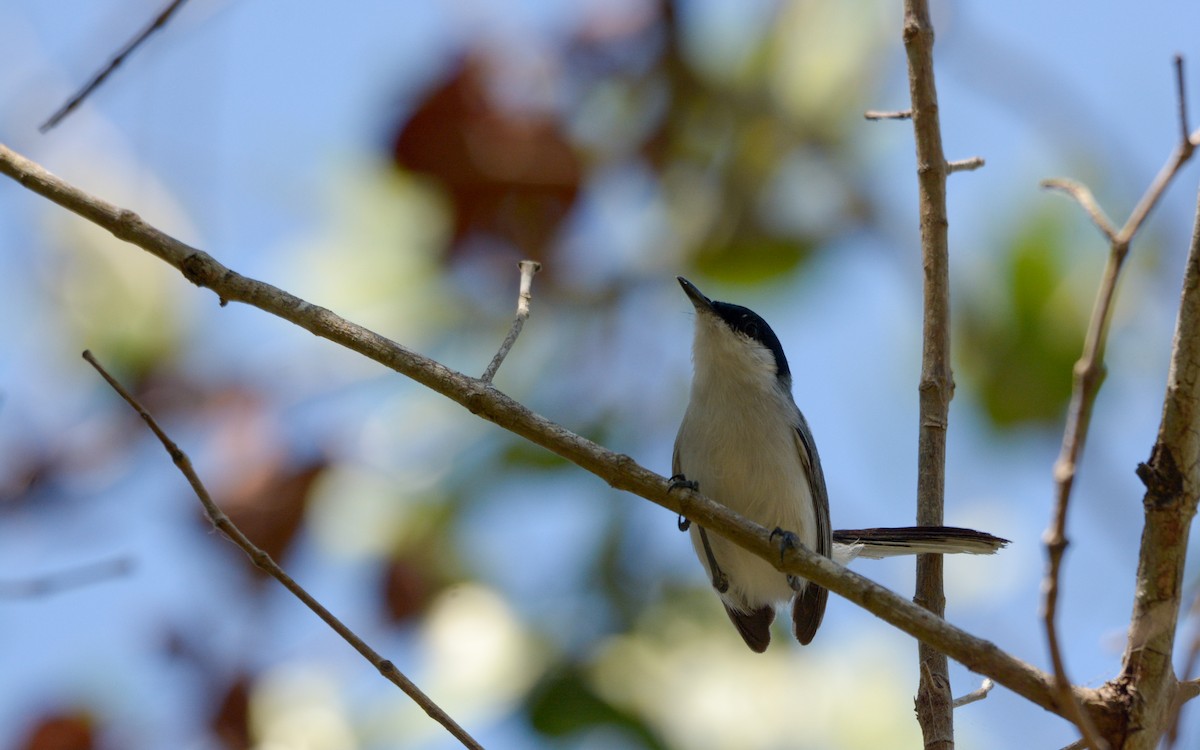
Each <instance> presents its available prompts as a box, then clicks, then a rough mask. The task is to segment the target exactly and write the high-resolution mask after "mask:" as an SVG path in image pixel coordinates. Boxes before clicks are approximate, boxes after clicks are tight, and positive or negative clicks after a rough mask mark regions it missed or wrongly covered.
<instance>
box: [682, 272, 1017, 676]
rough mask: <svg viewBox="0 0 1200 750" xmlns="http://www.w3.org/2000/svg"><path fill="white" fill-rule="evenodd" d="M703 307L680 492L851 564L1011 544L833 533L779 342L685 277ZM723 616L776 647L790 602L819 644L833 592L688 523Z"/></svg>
mask: <svg viewBox="0 0 1200 750" xmlns="http://www.w3.org/2000/svg"><path fill="white" fill-rule="evenodd" d="M677 280H678V281H679V284H680V286H681V287H683V291H684V293H685V294H686V295H687V297H688V299H689V300H690V301H691V303H692V306H693V307H694V308H695V312H696V318H695V326H694V328H695V335H694V338H693V342H692V362H693V376H692V385H691V392H690V395H689V398H688V405H687V409H686V410H685V412H684V416H683V421H682V422H681V424H680V426H679V432H678V434H677V436H676V438H675V447H674V451H673V453H672V459H671V470H672V477H671V485H672V487H687V488H689V489H694V490H698V491H699V492H701V493H703V494H704V495H705V496H707V497H709V498H710V499H712V500H714V501H716V502H718V503H721V504H723V505H725V506H726V507H728V508H729V509H730V510H732V511H734V512H736V513H739V514H741V515H742V516H744V517H746V518H748V519H750V520H752V521H754V522H756V523H758V524H760V525H762V526H764V527H766V528H768V529H775V533H774V534H773V535H772V536H775V535H782V536H783V537H784V539H785V542H784V543H785V544H795V543H799V544H803V545H804V546H805V547H807V548H808V549H810V550H812V551H814V552H816V553H818V554H820V555H824V556H826V557H829V558H831V559H833V560H835V561H836V562H839V563H841V564H843V565H844V564H846V563H848V562H850V561H851V560H853V559H856V558H858V557H864V558H882V557H891V556H893V555H906V554H925V553H934V554H950V553H970V554H991V553H994V552H996V551H997V550H999V549H1000V548H1002V547H1003V546H1005V545H1006V544H1008V540H1007V539H1001V538H1000V537H997V536H993V535H991V534H988V533H986V532H981V531H975V530H973V529H965V528H959V527H953V526H907V527H892V528H866V529H845V530H838V531H834V530H832V528H831V525H830V520H829V495H828V491H827V489H826V486H825V475H824V473H823V472H822V470H821V460H820V457H819V456H818V454H817V446H816V443H815V442H814V440H813V435H812V430H811V429H810V428H809V426H808V422H807V421H806V420H805V418H804V415H803V414H802V413H801V412H800V409H799V407H797V406H796V402H795V399H794V398H793V396H792V373H791V369H790V368H789V366H788V360H787V356H786V355H785V354H784V351H783V346H782V345H781V344H780V342H779V337H778V336H777V335H776V334H775V331H774V330H772V328H771V326H770V325H768V324H767V321H765V320H764V319H763V318H762V316H760V315H759V314H758V313H755V312H754V311H753V310H750V309H749V308H747V307H743V306H741V305H736V304H732V303H729V302H717V301H714V300H711V299H709V298H708V297H706V296H705V295H704V294H703V293H702V292H701V291H700V290H699V289H698V288H697V287H696V285H695V284H693V283H692V282H690V281H688V280H687V279H685V278H684V277H682V276H679V277H677ZM679 528H680V530H683V531H689V532H690V534H691V540H692V546H693V549H694V551H695V553H696V556H697V558H699V560H700V564H701V565H702V566H703V567H704V569H705V571H706V573H707V574H708V576H709V578H710V580H711V581H712V586H713V588H714V589H715V590H716V591H717V593H718V595H719V596H720V598H721V603H722V604H723V605H724V607H725V612H726V614H727V615H728V616H729V619H730V621H731V622H732V623H733V625H734V627H735V628H737V631H738V633H739V634H740V635H741V637H742V640H744V641H745V643H746V645H747V646H749V647H750V649H751V650H753V651H755V652H758V653H762V652H764V651H765V650H766V649H767V646H768V645H769V644H770V641H771V624H772V623H773V622H774V620H775V607H776V605H778V604H782V603H788V602H790V604H791V621H792V634H793V635H794V636H795V638H796V640H797V641H799V642H800V643H801V644H802V645H808V644H809V643H811V642H812V640H813V637H814V636H815V635H816V633H817V629H818V628H819V627H820V626H821V620H822V619H823V617H824V615H825V606H826V603H827V600H828V596H829V592H828V591H827V590H826V589H824V588H823V587H821V586H818V585H816V584H815V583H811V582H809V581H806V580H804V579H802V578H798V577H793V576H787V575H785V574H783V573H781V572H780V571H778V570H776V569H775V568H774V567H773V566H772V565H771V564H770V563H768V562H767V561H765V560H763V559H762V558H760V557H758V556H757V555H755V554H753V553H751V552H749V551H747V550H745V549H742V548H741V547H739V546H737V545H736V544H734V543H733V542H730V541H728V540H726V539H724V538H722V537H720V536H719V535H716V534H710V533H708V531H707V530H706V529H705V528H704V527H702V526H700V525H699V524H692V523H691V522H690V521H689V520H687V519H684V518H682V517H681V518H680V520H679Z"/></svg>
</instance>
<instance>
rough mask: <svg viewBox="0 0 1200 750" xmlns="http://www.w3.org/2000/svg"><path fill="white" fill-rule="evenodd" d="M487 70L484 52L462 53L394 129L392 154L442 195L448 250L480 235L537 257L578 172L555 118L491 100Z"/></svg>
mask: <svg viewBox="0 0 1200 750" xmlns="http://www.w3.org/2000/svg"><path fill="white" fill-rule="evenodd" d="M491 65H492V63H491V62H490V61H489V59H488V57H487V56H486V55H485V54H484V53H478V52H477V53H471V54H468V55H467V56H466V57H465V58H464V59H463V61H462V63H461V64H460V66H459V67H458V69H457V71H456V72H455V73H454V74H453V75H451V76H450V77H449V78H448V79H447V80H446V81H445V82H444V83H442V85H440V86H439V87H437V88H435V89H434V90H433V91H431V92H430V93H429V95H428V96H427V97H426V98H425V99H424V100H423V101H422V102H421V103H420V105H419V106H418V107H417V109H416V111H415V112H414V113H413V115H412V117H410V118H409V119H408V121H407V122H406V123H405V124H404V125H403V126H401V127H400V128H399V132H398V133H397V135H396V138H395V141H394V147H393V157H394V159H395V163H396V165H397V166H399V167H401V168H403V169H406V170H408V171H411V172H416V173H418V174H424V175H429V176H430V177H433V178H434V179H436V180H437V181H438V182H439V183H441V185H442V186H443V187H444V188H445V190H446V192H447V193H448V194H449V197H450V202H451V204H452V205H453V210H454V234H453V242H452V244H451V248H450V252H451V253H454V252H455V251H456V250H458V249H461V248H460V241H461V240H462V239H463V238H465V237H466V236H468V235H469V234H471V233H473V232H482V233H485V234H490V235H494V236H496V237H499V238H501V239H504V240H507V241H508V242H510V243H512V244H513V245H514V246H516V247H517V248H520V249H521V251H522V252H524V253H526V254H528V255H529V256H531V257H533V258H542V257H543V254H544V252H545V249H546V245H547V243H548V242H549V241H550V240H551V239H552V238H553V237H554V235H555V233H556V232H557V230H558V225H559V223H560V222H561V221H562V219H563V217H564V216H566V214H567V213H568V212H569V211H570V209H571V207H572V206H573V205H574V203H575V198H576V196H577V194H578V192H579V185H580V180H581V179H582V176H581V173H582V167H581V165H580V162H579V158H578V156H577V155H576V153H575V151H574V149H573V147H572V145H571V143H570V142H569V141H568V140H567V137H566V135H565V134H564V132H563V129H562V126H561V124H560V123H559V121H558V120H557V119H556V118H555V117H553V116H551V115H549V114H547V113H545V112H541V111H536V110H530V109H518V108H517V107H515V106H500V105H499V104H498V103H497V101H496V99H495V97H494V96H493V94H492V93H491V92H490V91H489V86H488V83H489V69H490V68H491Z"/></svg>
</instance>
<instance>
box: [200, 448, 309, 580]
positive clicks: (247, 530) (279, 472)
mask: <svg viewBox="0 0 1200 750" xmlns="http://www.w3.org/2000/svg"><path fill="white" fill-rule="evenodd" d="M328 465H329V462H328V461H327V460H325V459H323V458H320V459H315V460H313V461H309V462H307V463H305V464H302V465H301V466H298V467H292V466H286V465H276V466H272V467H267V468H266V469H264V470H263V471H261V472H257V473H255V474H253V475H251V476H249V477H247V478H246V479H245V480H244V481H242V482H241V483H240V484H238V485H237V486H236V487H234V488H233V489H232V490H231V491H229V492H227V493H226V494H225V496H224V497H222V498H220V499H218V503H219V504H220V506H221V509H222V510H224V511H225V512H226V513H227V514H228V515H229V518H230V520H231V521H233V523H234V524H235V525H236V526H237V527H238V528H239V529H241V530H242V533H244V534H245V535H246V536H247V537H249V539H250V541H252V542H254V544H255V545H257V546H258V547H259V548H260V549H262V550H263V551H264V552H266V553H267V554H268V555H270V556H271V557H272V558H273V559H275V560H277V561H278V560H280V559H282V558H283V556H284V555H285V554H286V553H287V550H288V548H289V547H290V546H291V543H292V541H293V540H294V539H295V537H296V532H297V531H299V530H300V524H301V523H302V522H303V521H304V513H305V511H306V510H307V508H308V499H309V493H310V491H311V489H312V485H313V482H314V481H316V479H317V477H319V476H320V475H321V472H323V471H325V469H326V468H327V467H328ZM239 557H241V558H242V559H244V560H246V564H247V565H248V566H250V567H251V568H253V569H254V570H256V571H258V568H256V567H254V565H253V564H252V563H251V562H250V561H249V559H248V558H246V557H245V556H244V555H240V554H239ZM259 572H260V573H261V571H259Z"/></svg>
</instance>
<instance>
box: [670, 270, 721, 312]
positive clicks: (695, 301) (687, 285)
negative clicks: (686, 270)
mask: <svg viewBox="0 0 1200 750" xmlns="http://www.w3.org/2000/svg"><path fill="white" fill-rule="evenodd" d="M675 279H676V280H677V281H679V286H681V287H683V293H684V294H686V295H687V296H688V299H690V300H691V301H692V305H693V306H694V307H695V308H696V309H697V310H701V311H708V310H712V306H713V303H712V300H710V299H709V298H708V297H705V296H704V293H703V292H701V291H700V290H699V289H697V288H696V285H695V284H693V283H692V282H690V281H688V280H687V279H685V278H683V277H682V276H676V277H675Z"/></svg>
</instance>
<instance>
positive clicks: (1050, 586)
mask: <svg viewBox="0 0 1200 750" xmlns="http://www.w3.org/2000/svg"><path fill="white" fill-rule="evenodd" d="M1181 76H1182V74H1181V73H1180V78H1179V80H1182V78H1181ZM1184 107H1185V103H1184V102H1183V101H1182V100H1181V101H1180V109H1181V111H1182V110H1183V109H1184ZM1194 148H1195V147H1194V146H1193V145H1192V143H1191V141H1190V139H1189V138H1188V136H1187V133H1186V130H1185V131H1184V136H1183V138H1182V140H1181V142H1180V144H1179V145H1178V146H1176V148H1175V151H1174V152H1173V153H1172V154H1171V157H1170V158H1169V159H1168V160H1167V163H1166V164H1165V165H1164V166H1163V168H1162V169H1161V170H1160V171H1159V173H1158V175H1157V176H1156V177H1155V178H1154V181H1153V182H1152V183H1151V185H1150V187H1149V188H1148V189H1147V190H1146V193H1145V194H1144V195H1143V196H1142V198H1141V200H1139V201H1138V204H1137V205H1136V206H1135V207H1134V209H1133V211H1132V212H1131V214H1130V216H1129V219H1128V220H1127V221H1126V222H1125V225H1124V226H1123V227H1122V228H1121V229H1120V231H1115V230H1114V229H1113V226H1112V223H1111V222H1110V221H1109V220H1108V218H1107V217H1106V216H1105V214H1104V212H1103V211H1102V210H1101V209H1100V207H1099V205H1097V204H1096V201H1095V199H1094V197H1093V196H1092V193H1091V191H1090V190H1088V189H1087V188H1086V187H1085V186H1083V185H1080V184H1079V183H1076V182H1073V181H1069V180H1046V181H1044V182H1043V183H1042V185H1043V187H1049V188H1054V189H1058V190H1062V191H1064V192H1066V193H1067V194H1068V195H1070V196H1071V197H1073V198H1075V200H1076V201H1077V202H1078V203H1079V204H1080V206H1082V207H1083V209H1084V211H1086V212H1087V214H1088V216H1089V217H1090V218H1091V220H1092V222H1093V223H1094V224H1095V225H1096V226H1097V227H1098V228H1099V229H1100V231H1101V232H1102V233H1103V234H1104V236H1105V237H1106V238H1107V239H1108V240H1109V246H1110V248H1109V256H1108V262H1107V264H1106V265H1105V268H1104V276H1103V278H1102V279H1101V282H1100V288H1099V289H1098V290H1097V293H1096V302H1095V305H1094V306H1093V308H1092V317H1091V320H1090V322H1089V323H1088V330H1087V333H1086V335H1085V337H1084V345H1083V354H1082V355H1081V356H1080V358H1079V361H1078V362H1076V363H1075V368H1074V377H1073V381H1072V388H1071V401H1070V405H1069V407H1068V411H1067V423H1066V427H1065V429H1064V431H1063V442H1062V450H1061V452H1060V453H1059V457H1058V460H1057V461H1056V462H1055V465H1054V482H1055V503H1054V510H1053V514H1052V517H1051V522H1050V528H1049V529H1047V530H1046V534H1045V538H1044V540H1045V544H1046V558H1047V564H1046V576H1045V579H1044V581H1043V583H1042V591H1043V599H1042V620H1043V625H1044V628H1045V632H1046V643H1047V647H1048V650H1049V652H1050V661H1051V663H1052V665H1053V667H1054V677H1055V684H1056V686H1057V690H1058V692H1059V695H1060V696H1061V697H1060V700H1061V701H1062V702H1063V704H1064V706H1063V707H1064V709H1067V710H1069V711H1070V712H1071V714H1072V716H1073V717H1074V720H1075V722H1076V725H1077V726H1078V727H1079V729H1080V731H1081V732H1082V733H1083V738H1084V740H1086V742H1087V744H1088V746H1089V747H1092V748H1095V750H1100V748H1104V747H1107V744H1106V743H1104V741H1103V740H1102V739H1101V738H1100V736H1099V733H1098V731H1097V730H1096V727H1095V725H1094V724H1093V722H1092V721H1091V718H1090V717H1089V716H1088V715H1087V713H1086V712H1085V711H1084V710H1083V709H1082V708H1081V707H1079V706H1078V705H1077V704H1076V703H1075V699H1074V698H1073V697H1072V695H1073V694H1072V691H1071V683H1070V679H1069V678H1068V676H1067V672H1066V666H1065V665H1064V662H1063V656H1062V649H1061V645H1060V643H1059V638H1058V626H1057V617H1058V597H1059V589H1060V580H1061V577H1062V560H1063V554H1064V552H1065V551H1066V548H1067V544H1068V540H1067V536H1066V522H1067V509H1068V506H1069V503H1070V497H1071V490H1072V488H1073V486H1074V483H1075V475H1076V472H1077V471H1078V464H1079V460H1080V456H1081V455H1082V453H1083V447H1084V443H1085V442H1086V440H1087V432H1088V426H1089V424H1090V423H1091V418H1092V410H1093V407H1094V405H1095V402H1096V395H1097V393H1098V392H1099V390H1100V384H1101V382H1102V381H1103V379H1104V349H1105V344H1106V342H1107V339H1108V324H1109V320H1110V319H1111V317H1112V305H1113V299H1114V296H1115V294H1116V288H1117V280H1118V279H1119V277H1120V273H1121V267H1122V265H1123V263H1124V261H1125V258H1126V256H1127V255H1128V253H1129V243H1130V241H1131V240H1132V239H1133V236H1134V234H1136V233H1137V231H1138V229H1139V228H1140V227H1141V226H1142V223H1143V222H1144V221H1145V219H1146V217H1147V216H1149V214H1150V211H1151V210H1152V209H1153V208H1154V206H1155V205H1157V204H1158V201H1159V199H1160V198H1161V197H1162V194H1163V192H1164V191H1165V190H1166V187H1167V185H1168V184H1170V182H1171V180H1172V179H1173V178H1174V176H1175V175H1176V174H1178V172H1179V169H1180V167H1182V166H1183V164H1184V163H1185V162H1186V161H1187V160H1188V159H1189V158H1191V156H1192V153H1193V151H1194ZM1144 543H1145V538H1144V537H1143V544H1144ZM1143 553H1145V548H1144V547H1143ZM1139 574H1140V568H1139ZM1139 577H1140V575H1139ZM1177 610H1178V603H1176V611H1177ZM1159 618H1161V615H1159ZM1156 622H1157V623H1161V620H1160V619H1156ZM1173 622H1174V620H1173V619H1172V623H1173ZM1156 627H1158V629H1159V630H1170V633H1171V636H1170V637H1171V639H1172V642H1173V636H1174V625H1172V626H1171V627H1169V628H1164V627H1162V626H1161V624H1159V625H1156ZM1135 630H1136V625H1135V627H1134V628H1131V630H1130V639H1131V641H1132V639H1133V638H1134V631H1135ZM1165 653H1170V648H1169V647H1167V650H1166V652H1165ZM1172 679H1173V675H1172Z"/></svg>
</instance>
